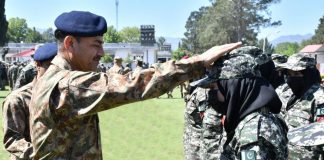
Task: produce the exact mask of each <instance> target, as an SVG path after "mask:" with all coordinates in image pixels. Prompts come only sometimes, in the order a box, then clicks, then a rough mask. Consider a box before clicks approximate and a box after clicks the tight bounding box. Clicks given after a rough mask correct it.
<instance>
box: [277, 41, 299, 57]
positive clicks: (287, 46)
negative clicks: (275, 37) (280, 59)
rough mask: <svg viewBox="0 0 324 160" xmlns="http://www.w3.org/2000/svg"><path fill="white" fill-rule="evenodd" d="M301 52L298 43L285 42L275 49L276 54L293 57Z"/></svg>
mask: <svg viewBox="0 0 324 160" xmlns="http://www.w3.org/2000/svg"><path fill="white" fill-rule="evenodd" d="M298 51H299V45H298V43H291V42H284V43H279V44H277V46H276V47H275V53H279V54H283V55H287V56H291V55H292V54H295V53H297V52H298Z"/></svg>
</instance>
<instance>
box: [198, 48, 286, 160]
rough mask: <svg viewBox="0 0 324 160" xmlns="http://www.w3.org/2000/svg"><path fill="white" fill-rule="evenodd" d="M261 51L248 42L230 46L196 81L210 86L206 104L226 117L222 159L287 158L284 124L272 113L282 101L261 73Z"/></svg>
mask: <svg viewBox="0 0 324 160" xmlns="http://www.w3.org/2000/svg"><path fill="white" fill-rule="evenodd" d="M261 53H262V50H260V49H259V48H256V47H251V46H247V47H241V48H239V49H236V50H233V51H231V52H230V53H229V54H226V55H225V56H223V57H222V58H220V59H219V60H218V61H216V62H215V63H214V65H213V68H212V69H211V70H210V71H209V73H208V76H207V77H206V78H205V79H202V80H201V81H200V82H198V84H197V85H198V86H201V87H209V88H210V91H209V92H210V93H209V97H210V99H212V101H210V103H209V105H211V106H212V107H213V108H214V109H215V110H216V111H217V112H218V113H221V114H223V115H224V117H225V118H224V121H223V126H224V129H225V133H226V138H225V137H223V138H222V140H221V141H222V145H221V148H220V149H222V154H221V159H222V158H224V159H246V158H249V159H287V156H288V153H287V139H286V129H285V125H284V124H283V123H282V121H280V119H279V118H278V117H277V116H276V115H275V114H277V113H279V112H280V109H281V102H280V99H279V97H278V96H277V94H276V92H275V90H274V88H273V87H272V86H271V85H270V83H269V82H268V81H267V80H265V79H264V78H262V77H261V73H260V70H259V64H258V63H257V57H258V56H259V55H260V54H261ZM211 97H212V98H211ZM205 116H206V115H205ZM270 126H271V127H270Z"/></svg>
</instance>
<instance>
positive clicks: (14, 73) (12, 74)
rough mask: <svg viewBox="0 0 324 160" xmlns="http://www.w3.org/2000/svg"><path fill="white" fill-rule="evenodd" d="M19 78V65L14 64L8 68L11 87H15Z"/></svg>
mask: <svg viewBox="0 0 324 160" xmlns="http://www.w3.org/2000/svg"><path fill="white" fill-rule="evenodd" d="M17 78H18V66H17V65H12V66H11V67H10V68H9V69H8V81H9V86H10V88H11V89H13V87H14V86H15V83H16V80H17Z"/></svg>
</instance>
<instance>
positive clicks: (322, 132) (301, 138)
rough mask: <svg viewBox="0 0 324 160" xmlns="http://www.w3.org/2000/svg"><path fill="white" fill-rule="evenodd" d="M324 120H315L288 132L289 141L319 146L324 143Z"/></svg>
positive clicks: (300, 144) (295, 143) (296, 143)
mask: <svg viewBox="0 0 324 160" xmlns="http://www.w3.org/2000/svg"><path fill="white" fill-rule="evenodd" d="M323 128H324V122H323V121H322V122H315V123H311V124H308V125H304V126H301V127H298V128H294V129H292V130H290V131H289V132H288V139H289V142H290V143H291V144H293V145H298V146H318V145H323V144H324V129H323Z"/></svg>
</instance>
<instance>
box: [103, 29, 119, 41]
mask: <svg viewBox="0 0 324 160" xmlns="http://www.w3.org/2000/svg"><path fill="white" fill-rule="evenodd" d="M103 39H104V41H105V42H106V43H118V42H121V41H122V39H121V37H120V35H119V33H118V32H117V30H116V29H115V28H114V26H108V28H107V32H106V33H105V34H104V36H103Z"/></svg>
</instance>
